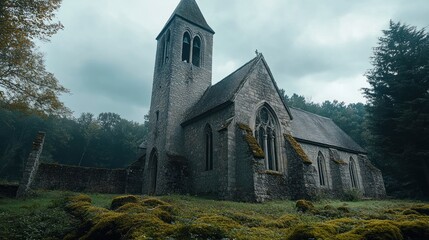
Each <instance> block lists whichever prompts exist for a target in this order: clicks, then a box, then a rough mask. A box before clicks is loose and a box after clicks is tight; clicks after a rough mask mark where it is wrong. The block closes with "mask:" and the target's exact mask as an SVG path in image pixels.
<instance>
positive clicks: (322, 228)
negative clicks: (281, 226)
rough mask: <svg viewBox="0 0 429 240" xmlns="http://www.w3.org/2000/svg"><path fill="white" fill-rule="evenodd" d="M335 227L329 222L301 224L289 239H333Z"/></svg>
mask: <svg viewBox="0 0 429 240" xmlns="http://www.w3.org/2000/svg"><path fill="white" fill-rule="evenodd" d="M335 233H336V231H335V227H333V226H331V225H328V224H311V225H310V224H299V225H297V226H296V227H295V228H294V229H293V230H292V232H291V234H290V235H289V237H288V239H289V240H303V239H332V237H333V236H334V235H335Z"/></svg>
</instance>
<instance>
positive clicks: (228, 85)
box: [183, 55, 261, 125]
mask: <svg viewBox="0 0 429 240" xmlns="http://www.w3.org/2000/svg"><path fill="white" fill-rule="evenodd" d="M260 57H261V56H260V55H258V56H257V57H255V58H254V59H252V60H250V61H249V62H247V63H246V64H244V65H243V66H242V67H240V68H239V69H237V70H235V72H233V73H231V74H230V75H228V76H227V77H225V78H224V79H223V80H221V81H220V82H218V83H216V84H215V85H213V86H211V87H209V88H208V89H207V90H206V92H205V93H204V94H203V96H202V97H201V99H200V100H199V101H198V102H197V103H196V104H195V105H194V106H193V107H192V108H191V109H190V110H189V112H188V114H187V116H186V120H185V122H184V123H183V124H184V125H186V122H188V121H190V120H192V119H194V118H196V117H198V116H200V115H202V114H204V113H206V112H208V111H209V110H211V109H214V108H216V107H218V106H224V105H227V104H228V103H232V100H233V98H234V96H235V93H236V92H237V91H238V89H239V88H240V86H241V85H242V82H243V81H244V79H245V78H246V77H247V75H248V74H249V72H250V70H251V69H252V67H253V66H254V65H255V64H256V63H257V62H258V60H259V59H260Z"/></svg>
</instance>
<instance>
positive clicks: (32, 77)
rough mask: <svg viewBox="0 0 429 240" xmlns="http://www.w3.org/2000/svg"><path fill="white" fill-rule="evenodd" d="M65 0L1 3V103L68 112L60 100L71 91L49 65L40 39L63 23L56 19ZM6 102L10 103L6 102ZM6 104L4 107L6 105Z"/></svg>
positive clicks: (61, 113)
mask: <svg viewBox="0 0 429 240" xmlns="http://www.w3.org/2000/svg"><path fill="white" fill-rule="evenodd" d="M60 5H61V0H34V1H22V0H2V1H1V2H0V102H1V103H3V105H6V106H9V107H12V108H18V109H24V110H26V109H32V110H34V111H36V112H38V113H40V114H46V115H49V114H57V115H67V114H69V113H70V111H69V110H68V109H67V108H66V107H65V106H64V104H63V103H62V102H61V101H60V100H59V98H58V97H59V95H61V94H63V93H67V92H68V90H67V89H66V88H64V87H63V86H61V85H60V84H59V82H58V80H57V79H56V78H55V76H54V75H53V74H52V73H50V72H48V71H47V70H46V68H45V64H44V60H43V54H41V53H40V52H38V51H37V48H36V45H35V43H34V41H35V40H36V39H39V40H42V41H48V40H49V38H50V37H51V36H52V35H53V34H55V33H56V32H57V31H58V30H60V29H62V28H63V26H62V25H61V23H59V22H58V23H57V22H53V18H54V17H55V11H56V10H58V8H59V7H60ZM5 103H6V104H5ZM3 107H4V106H3Z"/></svg>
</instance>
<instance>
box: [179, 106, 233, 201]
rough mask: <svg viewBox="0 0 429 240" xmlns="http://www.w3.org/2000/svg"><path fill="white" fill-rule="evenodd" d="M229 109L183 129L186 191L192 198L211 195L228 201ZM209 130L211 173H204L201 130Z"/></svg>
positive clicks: (229, 159)
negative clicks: (211, 140)
mask: <svg viewBox="0 0 429 240" xmlns="http://www.w3.org/2000/svg"><path fill="white" fill-rule="evenodd" d="M232 116H233V106H232V105H231V106H229V107H228V108H224V109H222V110H220V111H218V112H216V113H213V114H212V115H210V116H209V117H206V118H201V119H199V120H197V121H195V122H193V123H191V124H189V125H187V126H185V127H184V143H185V144H184V145H185V146H184V150H185V154H186V156H187V162H188V167H189V179H191V181H190V186H189V187H190V188H189V192H191V193H193V194H203V195H213V196H216V197H219V198H222V199H224V198H228V197H229V195H230V193H229V189H228V188H229V186H230V185H231V183H230V184H229V183H228V181H229V179H230V178H229V177H228V176H229V175H231V174H233V176H234V177H235V172H233V173H231V171H232V170H233V169H235V167H234V168H233V169H231V164H229V162H230V161H233V160H234V159H232V158H231V157H230V156H229V151H230V149H231V148H230V147H231V146H230V145H229V140H228V139H229V137H228V136H229V135H230V132H231V130H230V128H231V126H232V129H234V128H233V124H232V123H231V121H232V120H231V117H232ZM207 125H208V126H210V128H211V129H212V137H213V169H212V170H208V171H207V170H206V162H205V161H206V160H205V158H206V157H205V151H206V150H205V147H206V146H205V127H206V126H207Z"/></svg>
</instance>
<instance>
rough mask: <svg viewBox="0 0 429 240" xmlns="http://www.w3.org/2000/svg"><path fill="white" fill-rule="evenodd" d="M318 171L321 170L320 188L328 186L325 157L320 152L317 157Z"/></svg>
mask: <svg viewBox="0 0 429 240" xmlns="http://www.w3.org/2000/svg"><path fill="white" fill-rule="evenodd" d="M317 169H318V170H319V183H320V186H326V182H327V181H326V177H327V176H326V165H325V158H324V157H323V154H322V153H321V152H319V154H318V155H317Z"/></svg>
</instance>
